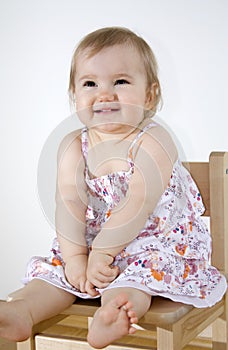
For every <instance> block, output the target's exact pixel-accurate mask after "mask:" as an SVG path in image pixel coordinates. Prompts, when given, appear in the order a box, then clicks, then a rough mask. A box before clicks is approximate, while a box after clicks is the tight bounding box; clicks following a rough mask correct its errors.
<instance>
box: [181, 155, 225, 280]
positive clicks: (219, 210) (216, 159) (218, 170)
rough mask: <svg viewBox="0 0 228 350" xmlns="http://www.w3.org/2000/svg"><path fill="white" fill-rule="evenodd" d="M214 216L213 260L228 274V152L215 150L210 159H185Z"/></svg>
mask: <svg viewBox="0 0 228 350" xmlns="http://www.w3.org/2000/svg"><path fill="white" fill-rule="evenodd" d="M184 165H185V166H186V168H187V169H188V170H189V171H190V173H191V175H192V177H193V179H194V180H195V182H196V184H197V186H198V188H199V190H200V192H201V195H202V198H203V202H204V205H205V208H206V210H205V213H204V215H205V216H209V217H210V229H211V235H212V264H213V265H214V266H216V267H217V268H218V269H219V270H220V271H221V272H223V273H224V274H225V275H226V276H227V274H228V152H212V153H211V154H210V158H209V162H207V163H206V162H189V163H184Z"/></svg>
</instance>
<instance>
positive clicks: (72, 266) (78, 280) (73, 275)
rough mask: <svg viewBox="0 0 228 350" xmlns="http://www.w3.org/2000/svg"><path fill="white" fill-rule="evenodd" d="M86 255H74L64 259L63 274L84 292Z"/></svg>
mask: <svg viewBox="0 0 228 350" xmlns="http://www.w3.org/2000/svg"><path fill="white" fill-rule="evenodd" d="M87 262H88V256H87V255H84V254H81V255H74V256H71V257H69V258H68V259H67V260H66V265H65V274H66V278H67V280H68V282H69V283H70V284H71V285H72V286H73V287H75V288H77V289H79V290H80V292H82V293H85V292H86V287H85V284H86V279H87V278H86V269H87Z"/></svg>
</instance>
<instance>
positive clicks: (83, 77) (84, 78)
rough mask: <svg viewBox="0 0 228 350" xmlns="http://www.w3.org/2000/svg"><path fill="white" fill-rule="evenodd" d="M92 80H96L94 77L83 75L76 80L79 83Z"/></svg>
mask: <svg viewBox="0 0 228 350" xmlns="http://www.w3.org/2000/svg"><path fill="white" fill-rule="evenodd" d="M94 79H96V76H95V75H90V74H85V75H82V76H81V77H79V79H78V80H79V81H81V80H94Z"/></svg>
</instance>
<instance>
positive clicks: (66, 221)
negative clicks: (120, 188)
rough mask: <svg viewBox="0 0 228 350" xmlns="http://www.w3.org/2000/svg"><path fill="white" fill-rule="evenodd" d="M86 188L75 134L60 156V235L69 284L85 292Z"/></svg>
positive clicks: (60, 150) (58, 194)
mask: <svg viewBox="0 0 228 350" xmlns="http://www.w3.org/2000/svg"><path fill="white" fill-rule="evenodd" d="M86 200H87V197H86V185H85V183H84V161H83V159H82V156H81V143H80V140H79V139H78V133H77V132H74V133H71V134H69V135H67V137H65V139H64V140H63V141H62V143H61V145H60V148H59V152H58V171H57V187H56V215H55V218H56V231H57V236H58V241H59V244H60V249H61V253H62V257H63V260H64V262H65V274H66V277H67V279H68V281H69V282H70V283H71V284H72V285H73V286H74V287H76V288H78V289H79V290H80V291H81V292H85V283H86V269H87V260H88V248H87V245H86V240H85V210H86Z"/></svg>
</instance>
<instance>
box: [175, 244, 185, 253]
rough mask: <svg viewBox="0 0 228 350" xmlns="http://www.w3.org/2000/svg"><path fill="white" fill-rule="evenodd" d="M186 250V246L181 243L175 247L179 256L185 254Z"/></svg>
mask: <svg viewBox="0 0 228 350" xmlns="http://www.w3.org/2000/svg"><path fill="white" fill-rule="evenodd" d="M187 248H188V246H187V245H185V244H182V243H179V244H178V245H176V247H175V249H176V252H177V253H178V254H180V255H182V256H183V255H184V254H185V252H186V249H187Z"/></svg>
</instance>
